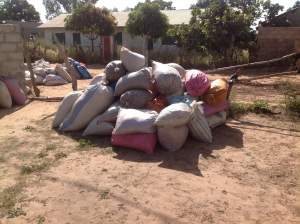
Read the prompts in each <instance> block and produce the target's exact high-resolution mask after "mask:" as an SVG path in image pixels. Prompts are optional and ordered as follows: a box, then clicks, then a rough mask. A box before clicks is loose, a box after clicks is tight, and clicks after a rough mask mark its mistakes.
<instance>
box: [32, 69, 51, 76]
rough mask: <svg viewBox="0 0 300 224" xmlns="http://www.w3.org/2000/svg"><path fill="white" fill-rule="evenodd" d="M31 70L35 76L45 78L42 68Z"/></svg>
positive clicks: (44, 71)
mask: <svg viewBox="0 0 300 224" xmlns="http://www.w3.org/2000/svg"><path fill="white" fill-rule="evenodd" d="M32 70H33V73H34V74H36V75H37V76H41V77H43V78H46V75H47V73H46V70H45V69H44V68H41V67H35V68H33V69H32Z"/></svg>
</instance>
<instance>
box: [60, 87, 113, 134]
mask: <svg viewBox="0 0 300 224" xmlns="http://www.w3.org/2000/svg"><path fill="white" fill-rule="evenodd" d="M113 98H114V96H113V91H112V89H111V88H110V87H109V86H103V85H101V84H96V85H92V86H89V87H88V88H87V89H86V90H85V92H84V93H83V94H82V95H81V96H80V97H79V98H78V99H77V100H76V102H75V103H74V105H73V107H72V110H71V111H70V113H69V114H68V116H67V117H66V118H65V119H64V121H63V123H62V124H61V125H60V130H62V131H77V130H80V129H82V128H85V127H86V126H87V125H88V123H89V122H90V121H91V120H92V119H94V118H95V117H96V116H97V115H98V114H101V113H103V112H104V111H105V110H106V109H107V108H108V107H109V106H110V105H111V104H112V102H113Z"/></svg>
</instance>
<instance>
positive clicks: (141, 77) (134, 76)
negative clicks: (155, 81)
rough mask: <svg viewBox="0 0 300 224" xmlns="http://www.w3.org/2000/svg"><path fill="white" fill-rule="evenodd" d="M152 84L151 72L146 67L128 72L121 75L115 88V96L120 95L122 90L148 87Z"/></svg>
mask: <svg viewBox="0 0 300 224" xmlns="http://www.w3.org/2000/svg"><path fill="white" fill-rule="evenodd" d="M151 85H152V82H151V74H150V71H149V69H148V68H143V69H141V70H139V71H137V72H132V73H129V74H127V75H125V76H123V77H121V78H120V79H119V80H118V82H117V84H116V88H115V96H121V95H122V94H123V93H124V92H126V91H128V90H132V89H145V90H147V89H150V87H151Z"/></svg>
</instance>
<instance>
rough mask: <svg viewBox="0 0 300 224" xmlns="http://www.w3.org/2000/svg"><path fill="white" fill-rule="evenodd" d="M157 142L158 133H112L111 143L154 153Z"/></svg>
mask: <svg viewBox="0 0 300 224" xmlns="http://www.w3.org/2000/svg"><path fill="white" fill-rule="evenodd" d="M156 143H157V137H156V134H154V133H152V134H145V133H142V134H140V133H138V134H125V135H118V134H112V138H111V144H112V145H114V146H121V147H126V148H131V149H136V150H139V151H143V152H146V153H148V154H152V153H153V152H154V149H155V146H156Z"/></svg>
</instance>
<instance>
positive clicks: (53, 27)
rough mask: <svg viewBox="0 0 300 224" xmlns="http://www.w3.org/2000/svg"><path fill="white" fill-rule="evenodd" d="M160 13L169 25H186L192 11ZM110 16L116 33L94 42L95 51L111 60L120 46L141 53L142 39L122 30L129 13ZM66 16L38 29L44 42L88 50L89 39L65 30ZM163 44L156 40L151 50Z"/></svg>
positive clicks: (61, 16)
mask: <svg viewBox="0 0 300 224" xmlns="http://www.w3.org/2000/svg"><path fill="white" fill-rule="evenodd" d="M162 12H163V13H164V14H165V15H166V16H167V17H168V19H169V23H170V25H179V24H188V23H189V22H190V19H191V17H192V11H191V10H187V9H183V10H163V11H162ZM112 14H113V16H114V17H115V18H116V22H117V27H116V32H115V34H114V36H111V37H101V38H98V39H97V40H95V49H97V50H99V51H101V53H102V54H103V55H104V57H105V58H111V57H112V55H113V52H114V50H115V49H117V47H118V46H120V45H122V46H125V47H127V48H129V49H132V50H137V51H141V50H142V49H143V46H144V39H143V38H142V37H131V35H130V34H128V33H127V32H126V31H125V29H124V28H125V25H126V22H127V20H128V14H129V12H113V13H112ZM67 16H68V14H61V15H59V16H57V17H55V18H53V19H52V20H49V21H48V22H46V23H44V24H42V25H40V26H39V27H38V28H39V29H40V30H42V31H43V33H44V38H45V40H46V41H48V42H51V43H55V41H56V40H58V41H59V42H61V43H62V44H64V45H65V46H67V47H70V46H75V45H80V46H81V47H83V48H84V49H90V48H91V41H90V39H88V38H87V37H86V36H84V35H83V34H81V33H78V32H74V31H67V30H66V29H65V27H64V25H65V19H66V17H67ZM163 44H164V41H162V40H158V41H156V42H155V43H153V48H154V49H155V48H159V47H161V46H162V45H163Z"/></svg>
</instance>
